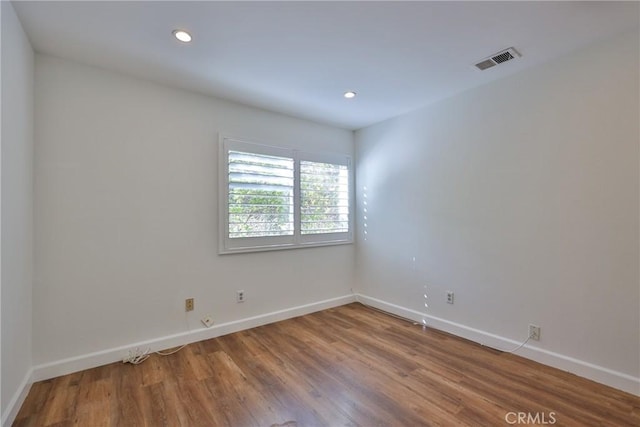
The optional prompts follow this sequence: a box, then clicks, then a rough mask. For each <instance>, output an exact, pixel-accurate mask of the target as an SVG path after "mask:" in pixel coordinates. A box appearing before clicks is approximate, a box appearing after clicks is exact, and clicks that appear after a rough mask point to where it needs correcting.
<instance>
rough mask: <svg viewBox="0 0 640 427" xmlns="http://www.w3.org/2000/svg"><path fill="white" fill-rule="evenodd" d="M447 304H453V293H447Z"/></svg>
mask: <svg viewBox="0 0 640 427" xmlns="http://www.w3.org/2000/svg"><path fill="white" fill-rule="evenodd" d="M447 304H453V292H451V291H447Z"/></svg>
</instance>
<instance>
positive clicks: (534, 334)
mask: <svg viewBox="0 0 640 427" xmlns="http://www.w3.org/2000/svg"><path fill="white" fill-rule="evenodd" d="M529 338H531V339H532V340H534V341H540V326H536V325H529Z"/></svg>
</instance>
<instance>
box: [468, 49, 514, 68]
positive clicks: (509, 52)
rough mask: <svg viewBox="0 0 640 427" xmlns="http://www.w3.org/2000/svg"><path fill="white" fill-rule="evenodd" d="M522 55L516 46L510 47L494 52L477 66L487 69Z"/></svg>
mask: <svg viewBox="0 0 640 427" xmlns="http://www.w3.org/2000/svg"><path fill="white" fill-rule="evenodd" d="M521 56H522V55H520V52H518V51H517V50H515V48H513V47H510V48H509V49H505V50H503V51H501V52H498V53H494V54H493V55H491V56H490V57H488V58H485V59H483V60H482V61H480V62H478V63H477V64H476V68H478V69H479V70H486V69H487V68H491V67H494V66H496V65H498V64H502V63H504V62H507V61H511V60H512V59H516V58H520V57H521Z"/></svg>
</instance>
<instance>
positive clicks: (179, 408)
mask: <svg viewBox="0 0 640 427" xmlns="http://www.w3.org/2000/svg"><path fill="white" fill-rule="evenodd" d="M518 413H524V414H526V415H519V414H518ZM518 416H520V417H523V416H528V417H529V418H520V421H521V422H522V421H528V422H529V424H533V422H535V421H537V423H538V424H545V423H546V424H547V425H571V426H599V425H606V426H640V398H638V397H636V396H633V395H631V394H627V393H624V392H621V391H618V390H615V389H613V388H610V387H606V386H603V385H600V384H597V383H594V382H592V381H589V380H586V379H583V378H580V377H577V376H575V375H572V374H569V373H566V372H563V371H559V370H557V369H553V368H550V367H547V366H543V365H540V364H537V363H535V362H532V361H529V360H526V359H523V358H520V357H518V356H514V355H511V354H506V353H500V352H498V351H495V350H492V349H489V348H486V347H482V346H480V345H477V344H474V343H471V342H469V341H466V340H463V339H460V338H456V337H454V336H451V335H448V334H446V333H442V332H438V331H435V330H423V329H422V328H421V327H420V326H417V325H413V324H411V323H409V322H406V321H403V320H400V319H397V318H394V317H391V316H388V315H385V314H383V313H380V312H378V311H375V310H372V309H369V308H367V307H364V306H362V305H360V304H350V305H346V306H342V307H338V308H334V309H330V310H325V311H322V312H318V313H314V314H310V315H306V316H302V317H298V318H295V319H290V320H286V321H283V322H279V323H274V324H271V325H267V326H262V327H258V328H254V329H251V330H247V331H243V332H239V333H235V334H231V335H226V336H223V337H219V338H215V339H211V340H207V341H202V342H198V343H195V344H191V345H189V346H187V347H185V348H184V349H183V350H181V351H180V352H178V353H176V354H174V355H172V356H164V357H163V356H157V355H154V356H152V357H151V358H150V359H148V360H147V361H146V362H144V363H142V364H141V365H136V366H134V365H129V364H126V365H125V364H122V363H114V364H111V365H107V366H102V367H99V368H95V369H90V370H86V371H82V372H78V373H74V374H71V375H66V376H63V377H58V378H54V379H51V380H47V381H41V382H38V383H35V384H34V385H33V387H32V388H31V391H30V392H29V395H28V396H27V399H26V401H25V403H24V405H23V406H22V408H21V410H20V412H19V414H18V416H17V418H16V420H15V423H14V426H56V427H62V426H71V425H77V426H88V427H97V426H154V427H155V426H232V427H244V426H264V427H271V426H282V427H284V426H286V427H300V426H363V427H371V426H423V425H443V426H454V425H469V426H501V425H503V426H508V425H523V424H522V423H521V424H518V423H517V421H518ZM505 417H506V418H505ZM510 423H512V424H510Z"/></svg>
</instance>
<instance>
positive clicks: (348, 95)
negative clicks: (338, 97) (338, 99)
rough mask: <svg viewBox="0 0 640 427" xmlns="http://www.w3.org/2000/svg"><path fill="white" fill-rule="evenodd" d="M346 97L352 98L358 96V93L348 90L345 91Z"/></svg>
mask: <svg viewBox="0 0 640 427" xmlns="http://www.w3.org/2000/svg"><path fill="white" fill-rule="evenodd" d="M344 97H345V98H347V99H351V98H355V97H356V93H355V92H354V91H352V90H348V91H346V92H345V93H344Z"/></svg>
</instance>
